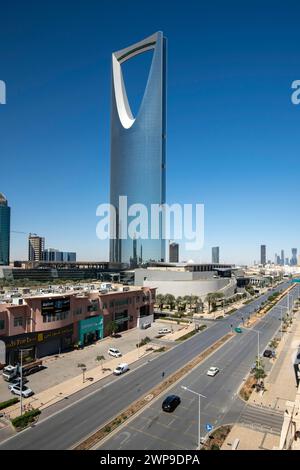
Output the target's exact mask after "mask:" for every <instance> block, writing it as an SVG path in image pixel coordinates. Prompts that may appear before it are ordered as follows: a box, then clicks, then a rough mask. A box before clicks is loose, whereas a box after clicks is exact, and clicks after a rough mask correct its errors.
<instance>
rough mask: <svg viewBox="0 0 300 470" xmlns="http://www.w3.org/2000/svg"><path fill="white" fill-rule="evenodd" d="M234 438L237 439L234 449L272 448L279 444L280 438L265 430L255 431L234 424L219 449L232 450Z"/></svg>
mask: <svg viewBox="0 0 300 470" xmlns="http://www.w3.org/2000/svg"><path fill="white" fill-rule="evenodd" d="M236 439H239V444H238V446H237V448H236V450H272V449H273V447H274V446H277V445H278V444H279V439H280V438H279V436H275V435H274V434H271V433H269V432H267V431H266V432H263V431H257V430H254V429H250V428H248V427H244V426H241V425H239V424H236V425H235V426H234V427H233V428H232V430H231V431H230V433H229V434H228V436H227V438H226V439H225V441H224V442H223V445H222V447H221V450H232V445H233V443H234V441H235V440H236Z"/></svg>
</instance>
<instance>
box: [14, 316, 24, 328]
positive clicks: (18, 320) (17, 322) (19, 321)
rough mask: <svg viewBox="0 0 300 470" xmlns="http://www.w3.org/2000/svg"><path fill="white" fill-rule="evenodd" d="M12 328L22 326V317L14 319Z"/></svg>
mask: <svg viewBox="0 0 300 470" xmlns="http://www.w3.org/2000/svg"><path fill="white" fill-rule="evenodd" d="M14 326H23V317H15V318H14Z"/></svg>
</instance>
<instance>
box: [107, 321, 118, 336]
mask: <svg viewBox="0 0 300 470" xmlns="http://www.w3.org/2000/svg"><path fill="white" fill-rule="evenodd" d="M106 331H107V333H108V334H109V335H110V336H114V335H115V334H116V332H117V331H118V324H117V323H116V322H115V320H111V321H110V322H109V323H108V325H107V327H106Z"/></svg>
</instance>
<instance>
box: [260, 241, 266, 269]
mask: <svg viewBox="0 0 300 470" xmlns="http://www.w3.org/2000/svg"><path fill="white" fill-rule="evenodd" d="M266 262H267V247H266V245H260V264H262V265H263V266H265V264H266Z"/></svg>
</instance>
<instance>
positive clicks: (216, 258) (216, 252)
mask: <svg viewBox="0 0 300 470" xmlns="http://www.w3.org/2000/svg"><path fill="white" fill-rule="evenodd" d="M211 262H212V263H215V264H218V263H220V247H219V246H213V247H212V249H211Z"/></svg>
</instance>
